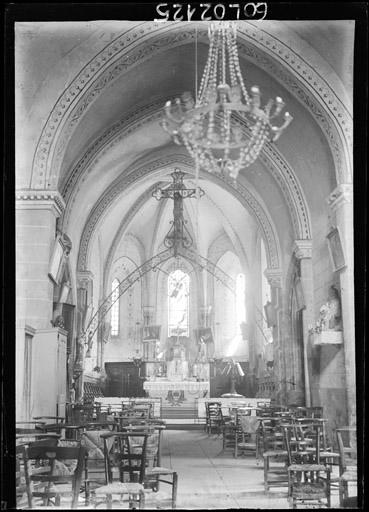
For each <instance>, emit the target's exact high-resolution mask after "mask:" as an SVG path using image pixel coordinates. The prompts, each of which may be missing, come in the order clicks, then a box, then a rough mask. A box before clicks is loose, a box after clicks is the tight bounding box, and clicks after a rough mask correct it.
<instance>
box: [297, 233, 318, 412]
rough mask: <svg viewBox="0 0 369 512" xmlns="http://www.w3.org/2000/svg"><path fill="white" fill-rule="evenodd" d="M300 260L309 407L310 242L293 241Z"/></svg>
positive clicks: (311, 285)
mask: <svg viewBox="0 0 369 512" xmlns="http://www.w3.org/2000/svg"><path fill="white" fill-rule="evenodd" d="M293 251H294V253H295V256H296V258H297V259H298V260H300V279H301V285H302V289H303V292H304V301H305V307H304V309H303V311H302V329H303V342H304V376H305V405H306V407H311V390H310V371H309V359H310V351H311V347H310V346H309V343H310V334H309V330H310V328H311V326H312V325H313V324H314V286H313V265H312V259H311V258H312V240H295V245H294V248H293Z"/></svg>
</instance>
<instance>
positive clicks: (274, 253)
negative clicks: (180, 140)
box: [77, 155, 281, 270]
mask: <svg viewBox="0 0 369 512" xmlns="http://www.w3.org/2000/svg"><path fill="white" fill-rule="evenodd" d="M173 165H179V166H182V167H183V168H184V169H185V170H186V171H187V172H189V173H190V174H193V173H194V171H193V162H192V159H190V158H189V157H187V156H184V155H169V156H166V157H163V158H160V159H157V160H154V161H151V162H150V163H147V164H146V165H141V166H135V167H133V168H131V169H130V171H128V172H127V173H125V174H124V175H123V176H120V178H118V179H117V180H116V181H115V182H114V183H112V184H111V186H110V187H109V188H108V189H107V190H106V191H105V193H104V194H103V196H102V197H101V199H100V201H99V202H98V203H97V204H96V205H95V206H94V208H93V210H92V212H91V213H90V215H89V218H88V219H87V221H86V224H85V226H84V229H83V233H82V236H81V242H80V247H79V254H78V261H77V269H79V270H83V269H86V268H88V251H89V244H90V239H91V237H92V234H93V232H94V230H95V228H96V226H97V224H98V222H99V220H100V218H101V216H102V214H103V213H104V212H105V211H106V209H107V208H108V207H109V205H110V204H112V202H113V201H114V200H115V199H116V198H117V197H118V196H119V194H120V193H121V192H122V191H123V190H124V191H127V189H128V188H129V187H131V186H133V185H134V184H135V182H138V181H140V180H142V179H145V177H147V176H149V175H153V174H154V175H160V173H161V172H162V170H163V169H165V168H167V167H168V166H173ZM200 176H201V177H206V179H208V180H210V181H212V182H214V183H218V184H220V185H221V186H222V187H223V188H225V189H226V190H228V191H229V192H230V193H231V194H233V196H234V197H236V198H237V199H238V200H239V201H240V202H241V204H242V205H243V206H244V207H246V208H247V209H248V211H249V212H250V213H251V215H253V216H254V217H255V219H256V222H257V224H258V225H259V228H260V230H261V233H262V234H263V238H264V240H265V244H266V247H267V258H268V267H270V268H279V266H280V264H281V256H280V247H279V242H278V237H277V233H276V229H275V227H274V225H273V221H272V219H271V218H270V216H269V214H268V212H267V209H266V207H265V206H264V205H263V203H262V201H261V199H259V198H256V197H255V195H253V194H252V193H251V192H250V191H249V190H248V189H247V188H246V187H245V186H244V185H242V184H241V183H240V182H237V183H236V184H235V183H234V182H233V180H231V179H229V178H226V177H221V176H217V175H214V174H210V173H207V172H202V173H201V174H200Z"/></svg>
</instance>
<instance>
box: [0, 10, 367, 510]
mask: <svg viewBox="0 0 369 512" xmlns="http://www.w3.org/2000/svg"><path fill="white" fill-rule="evenodd" d="M356 35H357V34H356V26H355V22H354V21H353V20H351V19H339V20H324V22H321V21H318V20H263V21H260V22H258V21H256V20H240V21H239V22H237V23H232V22H228V21H227V22H214V23H210V22H207V21H195V20H193V21H191V22H170V21H166V22H163V23H155V22H153V21H132V20H107V19H104V18H103V19H101V20H99V19H95V20H92V21H76V22H58V21H55V22H48V21H42V20H41V21H37V20H36V21H35V19H34V18H32V19H30V20H28V21H27V20H23V21H20V22H16V23H15V75H16V98H15V99H16V105H15V111H16V119H15V121H16V127H17V130H16V173H15V175H16V201H15V210H16V318H15V324H16V332H15V339H16V355H15V359H16V361H15V363H16V383H15V388H16V389H15V394H16V401H15V418H14V422H13V426H14V427H15V437H16V445H17V447H16V448H17V455H18V467H17V471H16V473H17V475H16V476H17V484H18V488H17V498H18V500H19V502H20V503H21V502H22V504H23V503H24V501H26V502H28V507H29V508H37V507H38V506H39V505H40V503H41V501H42V504H43V505H44V506H45V507H49V506H51V505H50V504H51V503H53V506H56V507H58V506H59V505H58V503H59V501H60V500H61V501H62V502H63V500H64V498H65V499H68V498H69V506H70V507H71V508H79V507H85V508H86V507H89V506H91V507H94V508H106V507H108V508H109V507H111V508H120V507H121V506H123V507H128V506H130V507H132V508H133V507H136V508H137V507H140V508H150V506H151V505H153V504H155V500H157V503H156V505H155V506H157V507H160V508H174V507H177V508H186V507H189V508H191V507H193V508H201V507H202V506H204V505H205V501H206V502H207V503H206V508H208V507H209V506H214V507H215V505H217V506H220V508H227V507H235V508H242V507H245V506H246V505H247V507H248V508H258V507H259V506H265V507H266V508H274V507H275V505H277V506H279V505H281V506H282V505H283V506H287V505H288V506H289V507H291V508H292V507H295V506H298V507H309V506H313V507H316V506H320V505H322V506H323V505H324V506H326V507H328V508H332V507H334V506H336V505H339V506H340V507H342V508H344V507H349V506H351V505H352V504H355V503H356V502H357V499H358V498H359V497H360V489H361V488H360V479H358V477H357V475H358V473H357V457H356V455H357V444H359V443H360V440H358V441H357V440H356V439H357V438H356V436H357V435H358V434H359V435H361V430H360V427H361V424H360V421H361V415H360V414H361V404H359V405H360V407H359V409H358V410H359V412H358V415H357V394H356V390H357V386H358V389H360V387H361V382H359V381H358V382H357V381H356V378H357V375H358V376H359V377H360V372H359V373H358V374H356V368H357V364H358V365H360V363H361V359H362V357H361V356H362V352H361V351H358V350H357V346H356V339H357V338H359V341H360V339H361V336H356V331H357V329H359V331H358V332H361V331H360V324H358V323H357V316H358V315H356V317H355V314H356V313H357V312H360V310H361V309H362V308H363V301H360V300H356V299H357V297H356V296H355V291H356V292H357V290H358V289H360V285H362V283H361V282H358V281H357V280H356V275H355V287H356V289H355V288H354V268H355V270H356V269H357V268H358V266H357V265H356V262H357V260H358V259H359V258H357V259H356V260H355V261H354V243H353V241H354V230H353V216H354V180H353V176H354V174H353V171H354V169H353V164H354V160H353V72H352V70H353V64H354V61H353V53H354V42H355V38H356ZM356 40H357V39H356ZM269 98H270V99H269ZM360 171H361V169H360V168H359V173H360ZM361 259H362V261H361V262H360V261H359V266H360V263H361V265H363V262H364V259H363V258H361ZM354 263H355V264H354ZM359 291H360V290H359ZM358 297H359V299H360V295H359V296H358ZM358 325H359V327H358ZM13 344H14V333H12V334H11V336H9V342H7V345H8V346H13ZM358 394H359V393H358ZM358 403H359V402H358ZM357 429H358V431H357ZM131 456H132V457H133V458H132V457H131ZM12 460H14V458H13V459H12ZM66 461H72V462H73V463H69V462H68V463H67V462H66ZM133 462H134V464H133ZM27 468H29V470H30V473H29V475H28V476H29V477H30V480H29V481H27V478H28V476H27V474H26V473H27ZM54 471H56V473H55V472H54ZM14 472H15V471H14ZM14 472H13V473H14ZM50 473H51V474H50ZM127 473H128V475H129V476H127ZM40 477H41V481H42V480H44V481H45V482H46V480H47V478H49V477H52V482H51V483H50V486H49V485H48V484H47V485H46V489H44V491H40V487H37V486H36V485H35V483H36V482H37V479H39V478H40ZM63 478H65V479H66V480H69V484H70V486H71V489H70V490H69V496H68V495H66V496H65V497H64V496H63V493H59V491H58V492H56V491H55V488H56V486H57V485H56V484H57V483H58V484H60V485H63V484H64V483H65V482H64V480H63ZM53 479H54V480H53ZM158 479H162V480H165V481H166V482H165V483H161V482H159V484H160V485H159V484H158ZM276 482H277V483H278V484H283V485H282V487H281V488H279V487H278V486H277V485H273V484H276ZM41 483H42V482H41ZM51 484H52V485H51ZM37 485H39V484H37ZM158 485H159V490H158V492H153V490H154V491H155V490H157V487H158ZM41 488H42V485H41ZM34 493H36V494H34ZM37 493H39V494H41V495H37ZM14 494H15V489H14ZM67 494H68V493H67ZM308 498H310V499H308ZM313 498H314V499H313ZM320 501H321V502H322V503H320ZM310 502H312V503H310ZM20 503H19V504H20ZM62 504H63V503H62ZM62 504H61V505H60V506H62Z"/></svg>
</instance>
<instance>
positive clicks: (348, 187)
mask: <svg viewBox="0 0 369 512" xmlns="http://www.w3.org/2000/svg"><path fill="white" fill-rule="evenodd" d="M326 201H327V203H328V205H329V206H330V208H331V209H332V211H336V210H337V209H338V208H339V207H340V206H341V205H343V204H345V203H352V201H353V185H352V183H341V184H340V185H338V187H336V188H335V189H334V190H333V192H331V194H329V196H328V197H327V199H326Z"/></svg>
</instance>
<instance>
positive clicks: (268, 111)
mask: <svg viewBox="0 0 369 512" xmlns="http://www.w3.org/2000/svg"><path fill="white" fill-rule="evenodd" d="M208 35H209V53H208V58H207V61H206V65H205V68H204V71H203V74H202V78H201V82H200V87H199V91H198V94H197V97H196V98H195V99H194V98H193V96H192V94H191V93H190V92H188V91H186V92H184V93H183V94H182V95H181V98H177V99H176V100H175V101H174V102H172V101H167V102H166V104H165V106H164V114H165V116H164V119H163V120H162V123H161V125H162V127H163V128H164V130H165V131H166V132H167V133H168V134H169V135H170V136H171V137H172V139H173V141H174V142H175V143H176V144H178V145H184V146H185V147H186V149H187V150H188V152H189V153H190V155H191V156H192V157H193V158H194V160H195V163H196V165H198V166H199V168H201V169H204V170H206V171H208V172H217V173H222V174H227V175H229V176H230V177H231V178H233V179H234V180H235V179H236V178H237V176H238V173H239V171H240V170H241V169H242V168H245V167H248V166H249V165H251V164H252V163H253V162H255V160H256V159H257V158H258V156H259V154H260V152H261V150H262V148H263V146H264V144H265V143H266V142H267V141H270V142H275V141H276V140H278V139H279V137H280V135H281V134H282V132H283V131H284V130H285V129H286V128H287V126H288V125H289V124H290V123H291V121H292V119H293V118H292V116H291V115H290V114H289V113H288V112H286V113H285V114H284V122H283V123H282V124H281V125H280V126H276V125H274V124H272V120H274V119H275V118H277V117H279V115H280V114H281V112H282V110H283V108H284V106H285V104H284V101H283V100H282V98H281V97H279V96H277V97H276V98H275V99H274V100H273V99H270V100H269V101H268V102H267V103H266V104H265V106H264V107H263V106H262V104H261V92H260V89H259V87H258V86H256V85H254V86H252V87H251V89H250V93H248V91H247V89H246V86H245V83H244V80H243V77H242V73H241V68H240V62H239V57H238V50H237V25H236V23H234V22H229V21H227V22H226V21H222V22H218V23H212V24H211V25H210V26H209V30H208Z"/></svg>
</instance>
